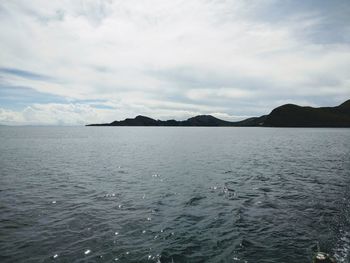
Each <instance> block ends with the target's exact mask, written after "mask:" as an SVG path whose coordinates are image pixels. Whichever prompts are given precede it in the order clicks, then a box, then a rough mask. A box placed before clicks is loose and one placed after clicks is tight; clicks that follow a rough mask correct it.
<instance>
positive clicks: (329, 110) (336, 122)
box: [86, 100, 350, 127]
mask: <svg viewBox="0 0 350 263" xmlns="http://www.w3.org/2000/svg"><path fill="white" fill-rule="evenodd" d="M86 126H173V127H350V100H347V101H345V102H343V103H342V104H340V105H338V106H335V107H319V108H314V107H310V106H299V105H296V104H284V105H281V106H279V107H277V108H275V109H273V110H272V111H271V112H270V113H269V114H267V115H262V116H260V117H251V118H248V119H245V120H242V121H236V122H230V121H225V120H221V119H219V118H216V117H214V116H212V115H197V116H194V117H191V118H188V119H187V120H183V121H177V120H173V119H172V120H166V121H162V120H155V119H152V118H150V117H147V116H143V115H137V116H136V117H135V118H126V119H125V120H122V121H113V122H111V123H101V124H88V125H86Z"/></svg>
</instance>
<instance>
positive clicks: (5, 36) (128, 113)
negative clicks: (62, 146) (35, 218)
mask: <svg viewBox="0 0 350 263" xmlns="http://www.w3.org/2000/svg"><path fill="white" fill-rule="evenodd" d="M349 13H350V5H349V4H348V3H347V1H336V0H335V1H317V2H315V1H311V0H310V1H288V0H287V1H282V2H281V1H274V0H262V1H243V0H232V1H228V0H227V1H226V0H220V1H219V0H211V1H210V0H187V1H183V0H181V1H180V0H172V1H164V0H146V1H136V0H129V1H109V0H100V1H98V0H96V1H58V0H57V1H55V0H53V1H39V0H34V1H30V2H29V1H24V0H23V1H16V0H14V1H3V2H1V3H0V30H1V31H0V32H1V33H0V95H1V97H0V123H4V124H54V125H57V124H58V125H61V124H62V125H80V124H85V123H90V122H110V121H113V120H115V119H122V118H125V117H133V116H135V115H138V114H144V115H148V116H150V117H153V118H160V119H168V118H175V119H183V118H186V117H189V116H193V115H196V114H214V115H216V116H218V117H221V118H224V119H227V120H238V119H242V118H245V117H247V116H258V115H262V114H265V113H268V112H269V110H271V109H272V108H274V107H276V106H278V105H280V104H283V103H287V102H288V103H298V104H301V105H305V104H308V105H312V106H327V105H329V106H331V105H336V104H339V103H341V102H342V101H344V100H346V99H348V98H350V73H349V72H350V21H349V18H348V14H349Z"/></svg>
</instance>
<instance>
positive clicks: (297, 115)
mask: <svg viewBox="0 0 350 263" xmlns="http://www.w3.org/2000/svg"><path fill="white" fill-rule="evenodd" d="M263 125H264V126H270V127H350V100H348V101H346V102H344V103H343V104H341V105H339V106H337V107H322V108H313V107H301V106H298V105H294V104H286V105H283V106H280V107H278V108H276V109H274V110H273V111H272V112H271V113H270V114H269V115H267V117H266V120H265V121H264V124H263Z"/></svg>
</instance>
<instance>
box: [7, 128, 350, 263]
mask: <svg viewBox="0 0 350 263" xmlns="http://www.w3.org/2000/svg"><path fill="white" fill-rule="evenodd" d="M349 183H350V130H349V129H286V128H285V129H277V128H198V127H194V128H189V127H186V128H179V127H149V128H145V127H61V128H59V127H0V220H1V221H0V251H1V255H0V260H1V262H52V261H56V262H114V261H119V262H237V263H240V262H252V263H253V262H254V263H255V262H260V263H265V262H266V263H267V262H269V263H272V262H276V263H281V262H285V263H289V262H290V263H294V262H295V263H303V262H305V263H307V262H310V261H311V260H310V258H311V256H312V254H313V251H315V250H316V249H317V242H319V244H320V247H321V249H322V250H324V251H326V252H329V253H331V254H332V255H335V257H336V258H337V259H338V261H339V262H350V256H349V248H350V240H349V239H350V222H349V220H350V207H349V206H350V205H349V200H350V184H349Z"/></svg>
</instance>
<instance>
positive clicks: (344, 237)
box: [334, 230, 350, 263]
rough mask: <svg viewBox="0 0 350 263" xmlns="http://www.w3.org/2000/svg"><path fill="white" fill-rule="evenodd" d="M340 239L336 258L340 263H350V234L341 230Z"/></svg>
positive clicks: (335, 250)
mask: <svg viewBox="0 0 350 263" xmlns="http://www.w3.org/2000/svg"><path fill="white" fill-rule="evenodd" d="M340 236H341V237H340V239H339V241H338V242H337V246H336V248H335V249H334V257H335V259H336V260H337V262H339V263H348V259H349V257H350V254H349V252H350V232H349V231H344V230H340Z"/></svg>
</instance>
